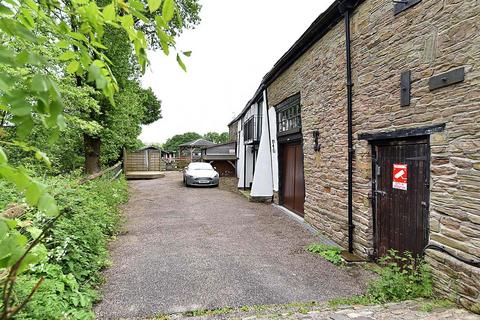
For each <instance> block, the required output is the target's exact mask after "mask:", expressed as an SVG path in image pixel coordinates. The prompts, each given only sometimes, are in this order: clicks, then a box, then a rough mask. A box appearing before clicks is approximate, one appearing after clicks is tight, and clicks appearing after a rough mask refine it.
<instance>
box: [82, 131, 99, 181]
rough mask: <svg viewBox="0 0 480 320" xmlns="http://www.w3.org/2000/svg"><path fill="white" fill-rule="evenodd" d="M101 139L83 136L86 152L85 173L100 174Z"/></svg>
mask: <svg viewBox="0 0 480 320" xmlns="http://www.w3.org/2000/svg"><path fill="white" fill-rule="evenodd" d="M101 143H102V142H101V140H100V138H99V137H92V136H90V135H88V134H86V133H84V134H83V145H84V148H85V149H84V151H85V173H86V174H94V173H97V172H100V170H101V167H100V145H101Z"/></svg>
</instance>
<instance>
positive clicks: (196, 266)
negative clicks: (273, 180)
mask: <svg viewBox="0 0 480 320" xmlns="http://www.w3.org/2000/svg"><path fill="white" fill-rule="evenodd" d="M181 181H182V177H181V174H180V173H168V174H167V175H166V177H165V178H162V179H157V180H145V181H131V182H130V183H129V186H130V194H131V197H130V201H129V203H128V204H127V206H126V208H125V215H126V217H127V223H126V226H125V228H126V229H127V230H128V232H127V233H126V234H124V235H121V236H119V238H118V239H117V240H116V241H115V242H114V243H113V244H112V246H111V255H112V261H113V265H112V267H111V268H110V269H108V270H107V271H106V272H105V275H106V277H107V282H106V284H105V286H104V287H103V292H104V300H103V301H102V302H101V303H99V304H98V305H97V306H96V308H95V311H96V313H97V317H98V318H99V319H118V318H122V319H124V318H141V317H147V316H155V315H159V314H164V313H176V312H183V311H189V310H195V309H213V308H219V307H225V306H231V307H235V306H243V305H260V304H282V303H290V302H302V301H303V302H304V301H314V300H315V301H325V300H329V299H332V298H336V297H344V296H349V295H353V294H358V293H361V291H362V289H363V288H364V281H365V279H366V278H367V277H368V276H367V274H366V272H365V271H363V270H359V269H356V268H355V269H347V268H338V267H335V266H334V265H332V264H330V263H329V262H326V261H325V260H323V259H322V258H321V257H319V256H316V255H313V254H310V253H308V252H306V251H305V250H304V248H305V246H306V245H308V244H310V243H313V242H316V241H318V239H316V237H315V236H314V235H312V234H311V233H309V232H308V231H307V230H306V229H305V228H304V227H303V226H302V225H301V224H299V223H298V222H297V221H294V220H292V218H290V217H288V216H287V215H286V214H285V213H284V212H283V211H282V210H280V209H278V208H276V207H273V206H271V205H266V204H257V203H250V202H248V201H247V200H246V199H245V198H244V197H242V196H241V195H238V194H235V193H232V192H228V191H224V190H220V189H218V188H215V189H212V188H185V187H183V185H182V182H181Z"/></svg>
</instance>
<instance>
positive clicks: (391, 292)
mask: <svg viewBox="0 0 480 320" xmlns="http://www.w3.org/2000/svg"><path fill="white" fill-rule="evenodd" d="M379 264H380V267H379V268H378V269H376V272H377V273H378V274H379V275H380V277H379V278H378V279H376V280H374V281H372V282H371V283H370V284H369V286H368V289H367V293H366V294H365V295H360V296H354V297H349V298H340V299H335V300H332V301H330V302H329V304H330V306H331V307H337V306H339V305H352V304H353V305H354V304H361V305H368V304H376V303H387V302H398V301H404V300H412V299H417V298H431V297H432V277H431V274H430V270H429V267H428V265H427V264H426V263H425V262H424V261H423V260H421V259H415V258H414V257H412V255H411V254H410V253H408V252H405V253H403V254H402V255H400V254H399V253H398V251H396V250H390V251H389V253H388V254H387V255H386V256H385V257H383V258H381V259H380V261H379Z"/></svg>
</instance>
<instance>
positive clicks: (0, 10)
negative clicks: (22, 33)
mask: <svg viewBox="0 0 480 320" xmlns="http://www.w3.org/2000/svg"><path fill="white" fill-rule="evenodd" d="M0 15H2V16H13V15H14V13H13V11H12V10H10V9H9V8H7V7H5V6H4V5H1V4H0Z"/></svg>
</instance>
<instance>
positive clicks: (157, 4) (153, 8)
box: [148, 0, 162, 13]
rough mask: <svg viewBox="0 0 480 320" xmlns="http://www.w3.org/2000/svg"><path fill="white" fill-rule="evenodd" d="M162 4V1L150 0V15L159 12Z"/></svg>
mask: <svg viewBox="0 0 480 320" xmlns="http://www.w3.org/2000/svg"><path fill="white" fill-rule="evenodd" d="M161 4H162V0H148V9H149V10H150V13H153V12H155V11H157V10H158V8H160V5H161Z"/></svg>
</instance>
